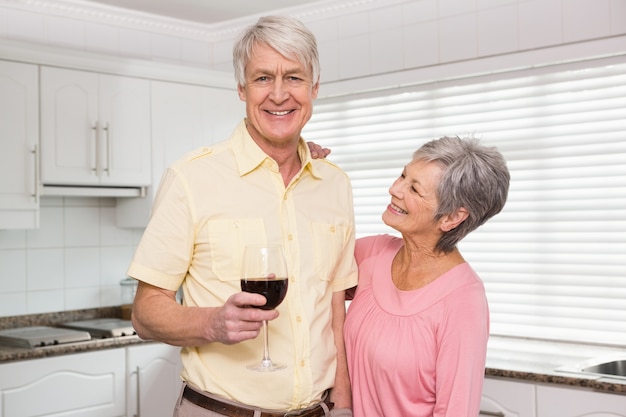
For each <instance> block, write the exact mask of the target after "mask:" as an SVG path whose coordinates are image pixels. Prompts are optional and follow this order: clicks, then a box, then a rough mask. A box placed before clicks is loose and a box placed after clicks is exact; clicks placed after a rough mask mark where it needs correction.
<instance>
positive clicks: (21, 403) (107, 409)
mask: <svg viewBox="0 0 626 417" xmlns="http://www.w3.org/2000/svg"><path fill="white" fill-rule="evenodd" d="M124 361H125V357H124V349H112V350H103V351H98V352H89V353H79V354H72V355H65V356H57V357H52V358H45V359H33V360H28V361H21V362H11V363H7V364H2V365H0V417H36V416H37V417H40V416H63V417H116V416H123V415H124V403H125V392H124V382H125V381H124Z"/></svg>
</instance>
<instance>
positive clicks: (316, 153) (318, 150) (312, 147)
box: [306, 142, 330, 159]
mask: <svg viewBox="0 0 626 417" xmlns="http://www.w3.org/2000/svg"><path fill="white" fill-rule="evenodd" d="M306 144H307V145H308V147H309V151H310V152H311V158H313V159H324V158H326V157H327V156H328V155H329V154H330V149H328V148H323V147H321V146H320V145H318V144H317V143H315V142H307V143H306Z"/></svg>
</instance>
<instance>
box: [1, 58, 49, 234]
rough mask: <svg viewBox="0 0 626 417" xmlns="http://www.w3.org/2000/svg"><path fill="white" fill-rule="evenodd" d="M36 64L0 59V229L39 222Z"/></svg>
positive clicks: (37, 87) (35, 225) (28, 227)
mask: <svg viewBox="0 0 626 417" xmlns="http://www.w3.org/2000/svg"><path fill="white" fill-rule="evenodd" d="M38 94H39V82H38V71H37V66H35V65H28V64H19V63H15V62H5V61H0V229H30V228H36V227H38V226H39V201H38V188H39V185H38V178H37V169H38V165H37V159H38V149H37V143H38V140H39V110H38V109H39V106H38Z"/></svg>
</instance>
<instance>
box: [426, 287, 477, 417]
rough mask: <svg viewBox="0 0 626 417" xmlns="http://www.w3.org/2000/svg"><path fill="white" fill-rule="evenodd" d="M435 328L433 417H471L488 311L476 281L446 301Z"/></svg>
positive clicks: (472, 416)
mask: <svg viewBox="0 0 626 417" xmlns="http://www.w3.org/2000/svg"><path fill="white" fill-rule="evenodd" d="M446 302H447V304H448V306H447V308H446V309H445V310H444V313H443V317H442V318H441V319H442V325H441V328H440V329H439V334H438V339H439V341H438V344H439V350H438V355H437V365H436V375H437V382H436V406H435V410H434V413H433V416H434V417H470V416H471V417H475V416H477V415H478V413H479V409H480V399H481V395H482V386H483V379H484V375H485V362H486V354H487V340H488V337H489V312H488V306H487V300H486V297H485V292H484V287H483V286H482V283H481V282H480V281H476V283H474V284H472V285H471V286H469V287H468V286H463V287H460V288H459V289H457V290H456V291H455V293H454V294H453V295H452V296H451V297H448V299H447V300H446Z"/></svg>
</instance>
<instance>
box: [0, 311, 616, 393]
mask: <svg viewBox="0 0 626 417" xmlns="http://www.w3.org/2000/svg"><path fill="white" fill-rule="evenodd" d="M122 307H123V306H120V307H106V308H96V309H88V310H76V311H67V312H60V313H50V314H36V315H28V316H15V317H0V329H8V328H13V327H23V326H45V325H50V326H54V325H55V324H58V323H63V322H67V321H75V320H88V319H94V318H107V317H108V318H124V317H123V313H124V311H123V309H122ZM145 343H154V342H150V341H145V340H142V339H140V338H139V337H138V336H123V337H117V338H108V339H93V340H90V341H86V342H78V343H70V344H67V345H57V346H46V347H37V348H32V349H28V348H17V347H10V346H3V345H0V364H2V363H3V362H13V361H19V360H29V359H36V358H44V357H49V356H59V355H67V354H72V353H78V352H89V351H93V350H100V349H113V348H120V347H125V346H131V345H136V344H145ZM602 358H609V359H610V358H620V359H626V347H624V346H622V347H612V346H600V345H585V344H572V343H565V342H554V341H547V340H534V339H523V338H514V337H501V336H491V337H490V338H489V345H488V351H487V365H486V369H485V376H487V377H489V378H505V379H509V380H518V381H523V382H529V383H546V384H557V385H564V386H573V387H582V388H588V389H593V390H595V391H601V392H608V393H615V394H623V395H626V378H619V377H610V378H609V377H605V376H601V375H594V374H581V373H579V372H574V371H575V370H576V369H580V366H578V365H581V364H585V363H586V362H587V363H589V361H591V360H594V359H602Z"/></svg>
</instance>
